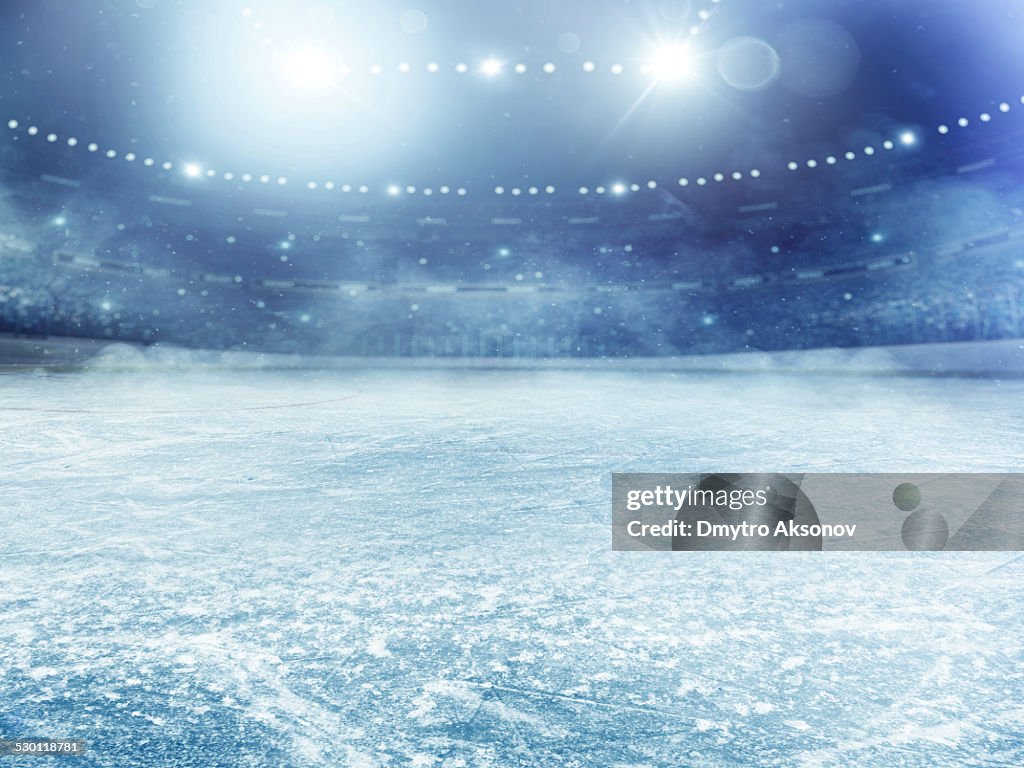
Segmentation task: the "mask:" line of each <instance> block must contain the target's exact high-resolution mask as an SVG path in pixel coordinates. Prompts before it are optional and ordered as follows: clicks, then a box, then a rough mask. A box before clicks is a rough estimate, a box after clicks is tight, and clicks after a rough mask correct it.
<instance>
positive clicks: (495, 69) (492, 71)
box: [480, 59, 503, 77]
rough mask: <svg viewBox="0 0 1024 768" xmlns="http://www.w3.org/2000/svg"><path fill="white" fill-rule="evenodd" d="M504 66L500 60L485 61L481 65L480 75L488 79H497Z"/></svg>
mask: <svg viewBox="0 0 1024 768" xmlns="http://www.w3.org/2000/svg"><path fill="white" fill-rule="evenodd" d="M502 66H503V65H502V63H501V62H500V61H499V60H498V59H484V61H483V63H482V64H480V73H481V74H483V75H486V76H487V77H496V76H497V75H500V74H501V70H502Z"/></svg>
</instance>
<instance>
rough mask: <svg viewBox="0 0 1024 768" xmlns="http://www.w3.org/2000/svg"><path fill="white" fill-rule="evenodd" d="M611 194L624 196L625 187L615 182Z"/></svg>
mask: <svg viewBox="0 0 1024 768" xmlns="http://www.w3.org/2000/svg"><path fill="white" fill-rule="evenodd" d="M612 194H613V195H624V194H626V185H625V184H623V183H622V182H621V181H617V182H615V183H614V184H612Z"/></svg>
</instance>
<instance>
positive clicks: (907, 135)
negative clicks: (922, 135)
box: [900, 131, 917, 147]
mask: <svg viewBox="0 0 1024 768" xmlns="http://www.w3.org/2000/svg"><path fill="white" fill-rule="evenodd" d="M900 143H901V144H903V146H905V147H912V146H914V145H915V144H917V136H916V135H915V134H914V132H913V131H904V132H903V133H901V134H900Z"/></svg>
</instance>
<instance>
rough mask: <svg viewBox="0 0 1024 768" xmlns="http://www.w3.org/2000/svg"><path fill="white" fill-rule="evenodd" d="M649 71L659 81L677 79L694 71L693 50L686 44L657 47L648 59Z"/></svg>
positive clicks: (685, 76) (681, 78)
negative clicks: (649, 59)
mask: <svg viewBox="0 0 1024 768" xmlns="http://www.w3.org/2000/svg"><path fill="white" fill-rule="evenodd" d="M650 71H651V73H652V74H653V75H654V76H655V77H656V78H657V79H658V80H659V81H679V80H684V79H686V78H688V77H691V76H692V75H693V73H694V61H693V52H692V51H691V50H690V49H689V47H687V46H683V45H672V46H666V47H664V48H659V49H658V50H657V51H655V53H654V56H653V57H652V58H651V61H650Z"/></svg>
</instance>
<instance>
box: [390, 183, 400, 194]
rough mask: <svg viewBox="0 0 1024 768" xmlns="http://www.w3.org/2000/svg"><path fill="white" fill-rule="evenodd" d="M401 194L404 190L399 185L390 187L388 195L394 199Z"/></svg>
mask: <svg viewBox="0 0 1024 768" xmlns="http://www.w3.org/2000/svg"><path fill="white" fill-rule="evenodd" d="M401 193H402V188H401V187H399V186H398V185H397V184H392V185H391V186H390V187H388V194H389V195H391V196H392V197H397V196H398V195H400V194H401Z"/></svg>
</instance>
